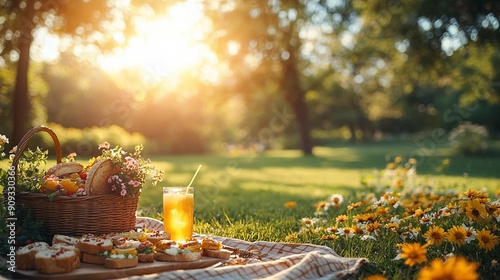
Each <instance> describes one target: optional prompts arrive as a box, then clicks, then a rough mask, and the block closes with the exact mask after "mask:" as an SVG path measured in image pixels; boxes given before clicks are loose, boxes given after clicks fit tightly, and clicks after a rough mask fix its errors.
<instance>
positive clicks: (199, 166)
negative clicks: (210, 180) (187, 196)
mask: <svg viewBox="0 0 500 280" xmlns="http://www.w3.org/2000/svg"><path fill="white" fill-rule="evenodd" d="M200 168H201V164H200V165H198V169H196V172H195V173H194V175H193V178H191V182H189V185H187V187H186V193H188V192H189V187H191V184H192V183H193V181H194V178H196V175H197V174H198V171H200Z"/></svg>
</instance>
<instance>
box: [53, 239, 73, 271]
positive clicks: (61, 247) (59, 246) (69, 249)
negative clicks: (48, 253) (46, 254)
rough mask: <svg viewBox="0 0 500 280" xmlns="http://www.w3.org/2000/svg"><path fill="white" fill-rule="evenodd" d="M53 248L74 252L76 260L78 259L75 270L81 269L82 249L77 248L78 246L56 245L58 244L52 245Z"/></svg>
mask: <svg viewBox="0 0 500 280" xmlns="http://www.w3.org/2000/svg"><path fill="white" fill-rule="evenodd" d="M51 248H53V249H64V250H67V251H73V252H75V254H76V258H77V260H76V261H75V268H79V267H80V249H78V248H76V245H68V244H64V243H56V244H52V247H51Z"/></svg>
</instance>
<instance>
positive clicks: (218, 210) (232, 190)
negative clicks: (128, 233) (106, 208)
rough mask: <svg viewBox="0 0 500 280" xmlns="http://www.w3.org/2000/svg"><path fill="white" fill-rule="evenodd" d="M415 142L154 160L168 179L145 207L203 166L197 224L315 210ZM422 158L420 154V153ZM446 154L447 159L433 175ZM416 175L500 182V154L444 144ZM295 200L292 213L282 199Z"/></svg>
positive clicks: (462, 182)
mask: <svg viewBox="0 0 500 280" xmlns="http://www.w3.org/2000/svg"><path fill="white" fill-rule="evenodd" d="M415 150H418V147H417V146H416V144H414V143H411V142H407V143H397V144H395V143H380V144H358V145H339V146H332V147H317V148H315V150H314V153H315V156H314V157H303V156H302V155H301V153H300V152H299V151H295V150H280V151H269V152H267V153H265V154H263V155H258V156H256V155H252V154H242V155H238V156H227V155H206V156H175V157H161V158H152V160H153V163H154V164H155V165H156V166H158V167H159V168H161V169H163V170H165V171H166V176H165V180H164V181H163V182H161V183H160V184H158V185H157V186H155V187H150V186H147V187H146V188H145V189H144V191H143V193H142V195H141V199H140V208H143V209H150V208H156V209H160V206H161V195H159V194H161V187H162V186H166V185H186V184H187V183H188V182H189V181H190V179H191V177H192V176H193V174H194V172H195V170H196V168H197V167H198V165H199V164H202V165H203V168H202V169H201V171H200V173H199V174H198V177H197V178H196V180H195V182H194V185H195V190H196V194H195V197H196V201H195V202H196V212H197V213H196V214H197V219H198V221H199V222H200V223H204V222H211V221H212V220H213V219H218V220H221V219H223V220H225V221H228V220H229V221H231V222H235V221H238V220H241V219H243V218H252V219H254V220H256V221H266V222H267V221H272V220H278V218H279V217H280V216H284V217H285V218H288V217H290V216H293V217H294V218H299V217H300V215H304V214H306V213H310V211H311V207H312V204H314V203H315V202H316V201H317V200H320V199H324V198H325V197H327V196H329V195H331V194H332V193H340V194H343V195H344V196H350V195H353V194H355V193H356V192H358V191H359V190H360V179H361V177H362V176H366V175H370V174H372V172H373V171H374V169H383V168H384V167H385V165H386V163H387V162H389V161H390V160H392V158H394V157H395V156H402V157H403V158H406V159H407V158H408V157H409V156H410V155H412V154H416V152H415ZM417 159H419V157H417ZM444 159H449V160H450V164H449V167H448V168H447V169H445V170H444V171H442V172H439V173H438V172H436V169H437V168H438V167H439V166H440V165H441V163H442V161H443V160H444ZM420 162H421V163H420V164H418V168H417V172H418V176H419V180H420V181H421V182H423V183H426V184H433V185H435V186H439V187H453V188H455V189H458V190H465V189H467V188H469V187H470V188H476V189H477V188H481V189H483V188H487V189H488V190H490V191H494V190H496V189H498V188H499V187H500V173H498V168H497V167H498V166H500V157H494V156H484V157H465V156H458V155H454V154H453V152H452V151H451V150H450V149H449V148H447V147H446V146H444V145H443V146H440V147H437V148H436V149H435V150H434V152H433V153H432V154H430V153H429V155H428V156H426V157H420ZM287 201H297V202H298V207H297V208H296V209H293V211H290V210H289V209H284V207H283V203H285V202H287Z"/></svg>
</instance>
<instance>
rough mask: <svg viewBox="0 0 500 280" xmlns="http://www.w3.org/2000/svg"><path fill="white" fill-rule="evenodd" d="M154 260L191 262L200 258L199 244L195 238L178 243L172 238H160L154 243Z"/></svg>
mask: <svg viewBox="0 0 500 280" xmlns="http://www.w3.org/2000/svg"><path fill="white" fill-rule="evenodd" d="M155 247H156V255H155V260H157V261H164V262H191V261H197V260H199V259H201V257H202V256H201V251H202V250H201V244H200V242H199V241H197V240H192V241H188V242H186V243H183V244H178V243H176V242H175V241H172V240H161V241H159V242H158V243H157V244H156V245H155Z"/></svg>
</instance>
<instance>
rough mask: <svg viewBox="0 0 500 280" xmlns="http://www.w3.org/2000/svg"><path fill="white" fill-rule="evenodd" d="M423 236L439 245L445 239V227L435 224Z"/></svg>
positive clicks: (431, 242)
mask: <svg viewBox="0 0 500 280" xmlns="http://www.w3.org/2000/svg"><path fill="white" fill-rule="evenodd" d="M423 236H424V237H425V239H426V240H427V242H429V243H430V244H434V245H436V246H439V245H441V243H443V241H444V238H445V233H444V229H443V228H441V227H439V226H436V225H434V226H432V227H431V228H430V229H429V230H428V231H427V232H426V233H425V234H424V235H423Z"/></svg>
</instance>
